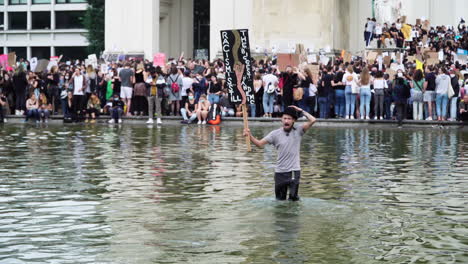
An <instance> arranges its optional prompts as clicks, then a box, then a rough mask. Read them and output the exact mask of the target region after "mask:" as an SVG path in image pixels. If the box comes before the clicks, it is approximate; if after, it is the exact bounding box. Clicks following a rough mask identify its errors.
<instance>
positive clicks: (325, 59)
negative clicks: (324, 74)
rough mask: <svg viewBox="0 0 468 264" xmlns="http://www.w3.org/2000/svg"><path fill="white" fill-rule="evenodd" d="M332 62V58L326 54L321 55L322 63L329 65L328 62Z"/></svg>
mask: <svg viewBox="0 0 468 264" xmlns="http://www.w3.org/2000/svg"><path fill="white" fill-rule="evenodd" d="M329 62H330V58H329V57H327V56H325V55H321V56H320V63H321V64H323V65H328V63H329Z"/></svg>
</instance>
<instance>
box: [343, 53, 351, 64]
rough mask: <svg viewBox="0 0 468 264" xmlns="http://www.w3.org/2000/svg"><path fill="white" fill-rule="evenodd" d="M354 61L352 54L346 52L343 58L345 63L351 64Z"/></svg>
mask: <svg viewBox="0 0 468 264" xmlns="http://www.w3.org/2000/svg"><path fill="white" fill-rule="evenodd" d="M352 59H353V55H352V54H351V53H350V52H347V51H345V52H344V56H343V61H344V62H351V60H352Z"/></svg>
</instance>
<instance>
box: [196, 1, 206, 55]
mask: <svg viewBox="0 0 468 264" xmlns="http://www.w3.org/2000/svg"><path fill="white" fill-rule="evenodd" d="M193 5H194V9H193V27H194V28H193V48H194V53H195V54H194V57H196V58H207V57H208V58H209V50H210V0H194V2H193Z"/></svg>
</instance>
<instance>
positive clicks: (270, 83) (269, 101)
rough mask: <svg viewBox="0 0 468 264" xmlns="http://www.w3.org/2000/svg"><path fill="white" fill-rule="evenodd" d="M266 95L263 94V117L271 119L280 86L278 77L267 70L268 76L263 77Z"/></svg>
mask: <svg viewBox="0 0 468 264" xmlns="http://www.w3.org/2000/svg"><path fill="white" fill-rule="evenodd" d="M262 81H263V87H264V90H265V91H264V93H263V98H262V101H263V112H265V114H264V115H263V117H271V114H272V113H273V104H274V102H275V95H276V93H275V92H276V87H277V86H278V82H279V81H278V77H276V76H275V75H274V74H272V73H271V69H268V70H267V74H265V76H263V77H262Z"/></svg>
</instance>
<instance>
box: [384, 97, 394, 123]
mask: <svg viewBox="0 0 468 264" xmlns="http://www.w3.org/2000/svg"><path fill="white" fill-rule="evenodd" d="M391 106H392V97H391V96H385V97H384V109H385V119H386V120H390V119H392V110H391Z"/></svg>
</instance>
